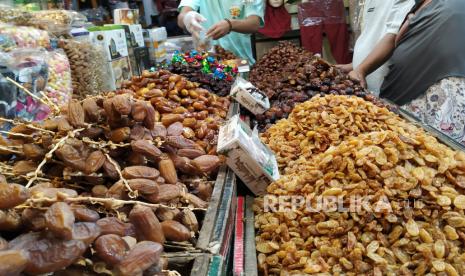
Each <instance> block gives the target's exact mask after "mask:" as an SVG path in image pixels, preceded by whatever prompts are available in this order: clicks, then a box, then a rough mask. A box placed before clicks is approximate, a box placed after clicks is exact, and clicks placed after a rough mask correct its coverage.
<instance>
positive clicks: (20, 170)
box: [13, 160, 37, 175]
mask: <svg viewBox="0 0 465 276" xmlns="http://www.w3.org/2000/svg"><path fill="white" fill-rule="evenodd" d="M36 168H37V164H36V163H35V162H34V161H29V160H21V161H18V162H16V163H15V164H14V165H13V173H14V174H15V175H25V174H27V173H30V172H33V171H35V170H36Z"/></svg>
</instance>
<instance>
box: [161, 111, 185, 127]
mask: <svg viewBox="0 0 465 276" xmlns="http://www.w3.org/2000/svg"><path fill="white" fill-rule="evenodd" d="M182 120H184V115H183V114H172V113H167V114H163V115H162V116H161V122H162V124H163V125H164V126H165V127H168V126H169V125H171V124H173V123H176V122H182Z"/></svg>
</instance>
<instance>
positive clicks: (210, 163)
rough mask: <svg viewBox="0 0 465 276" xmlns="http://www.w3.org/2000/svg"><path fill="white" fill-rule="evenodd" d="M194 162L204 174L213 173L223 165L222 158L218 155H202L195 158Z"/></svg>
mask: <svg viewBox="0 0 465 276" xmlns="http://www.w3.org/2000/svg"><path fill="white" fill-rule="evenodd" d="M192 164H193V165H194V166H195V167H196V168H197V169H198V170H199V171H200V172H201V173H203V174H211V173H212V172H214V171H216V170H217V169H218V167H219V166H220V165H221V160H220V158H219V157H218V156H216V155H202V156H199V157H197V158H195V159H194V160H192Z"/></svg>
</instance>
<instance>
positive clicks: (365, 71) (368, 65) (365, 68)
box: [349, 33, 396, 87]
mask: <svg viewBox="0 0 465 276" xmlns="http://www.w3.org/2000/svg"><path fill="white" fill-rule="evenodd" d="M395 42H396V35H395V34H391V33H388V34H386V35H385V36H384V37H383V38H382V39H381V40H380V41H379V42H378V44H376V46H375V48H374V49H373V51H371V53H370V54H369V55H368V56H367V57H366V58H365V59H364V60H363V62H362V63H361V64H360V65H359V66H357V68H354V70H353V71H352V72H350V74H349V75H350V76H351V77H352V78H354V79H358V80H360V84H361V85H362V86H363V87H366V80H365V78H366V76H368V75H369V74H371V73H373V72H374V71H376V69H378V68H379V67H380V66H381V65H383V64H384V63H385V62H386V61H388V60H389V58H390V57H391V56H392V53H393V52H394V49H395Z"/></svg>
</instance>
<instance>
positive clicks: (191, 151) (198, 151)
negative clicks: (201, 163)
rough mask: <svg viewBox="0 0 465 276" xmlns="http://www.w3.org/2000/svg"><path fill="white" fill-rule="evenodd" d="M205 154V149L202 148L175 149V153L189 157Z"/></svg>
mask: <svg viewBox="0 0 465 276" xmlns="http://www.w3.org/2000/svg"><path fill="white" fill-rule="evenodd" d="M204 154H205V151H204V150H202V149H180V150H178V151H177V155H178V156H181V157H187V158H189V159H194V158H197V157H199V156H202V155H204Z"/></svg>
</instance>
